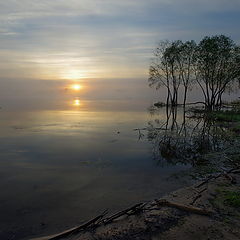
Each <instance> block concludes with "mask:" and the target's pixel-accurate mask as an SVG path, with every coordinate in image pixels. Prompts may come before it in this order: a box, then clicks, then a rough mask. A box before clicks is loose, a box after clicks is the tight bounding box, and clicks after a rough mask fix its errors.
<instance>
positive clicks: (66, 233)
mask: <svg viewBox="0 0 240 240" xmlns="http://www.w3.org/2000/svg"><path fill="white" fill-rule="evenodd" d="M106 214H107V210H106V211H104V212H103V213H102V214H100V215H99V216H97V217H95V218H93V219H91V220H90V221H88V222H86V223H84V224H82V225H80V226H77V227H74V228H71V229H68V230H66V231H64V232H61V233H58V234H55V235H51V236H47V237H42V238H35V239H34V240H58V239H61V238H63V237H67V236H69V235H72V234H74V233H77V232H79V231H82V230H85V229H86V228H88V227H90V226H91V227H93V226H96V225H98V223H99V221H100V220H101V219H102V218H103V217H104V216H105V215H106Z"/></svg>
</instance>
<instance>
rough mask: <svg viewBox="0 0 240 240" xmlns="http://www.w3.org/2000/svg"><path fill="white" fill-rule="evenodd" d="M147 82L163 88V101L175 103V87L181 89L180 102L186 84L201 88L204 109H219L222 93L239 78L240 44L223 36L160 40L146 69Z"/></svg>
mask: <svg viewBox="0 0 240 240" xmlns="http://www.w3.org/2000/svg"><path fill="white" fill-rule="evenodd" d="M148 81H149V85H150V86H155V87H156V88H157V89H158V88H160V87H166V89H167V98H166V104H167V105H169V104H170V105H171V106H176V105H178V92H179V87H180V86H181V85H182V87H183V89H184V95H183V105H184V106H185V104H186V101H187V94H188V90H189V86H190V85H191V84H192V83H193V82H195V83H197V85H198V86H199V87H200V89H201V90H202V93H203V96H204V100H205V101H204V103H205V107H206V109H207V110H209V111H212V110H216V109H220V108H221V106H222V95H223V93H224V92H225V91H226V90H231V89H232V88H233V86H235V85H234V84H235V83H236V82H237V81H238V82H239V81H240V47H239V46H237V45H236V44H235V43H234V42H233V40H231V39H230V38H229V37H226V36H224V35H217V36H213V37H205V38H203V40H201V41H200V43H199V44H198V45H197V44H196V43H195V42H194V41H187V42H185V43H183V42H182V41H180V40H178V41H173V42H169V41H162V42H160V43H159V45H158V47H157V48H156V50H155V52H154V58H153V60H152V63H151V65H150V69H149V79H148Z"/></svg>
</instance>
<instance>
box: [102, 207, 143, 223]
mask: <svg viewBox="0 0 240 240" xmlns="http://www.w3.org/2000/svg"><path fill="white" fill-rule="evenodd" d="M146 204H147V203H138V204H136V205H134V206H132V207H130V208H127V209H125V210H123V211H120V212H117V213H115V214H113V215H112V216H110V217H107V218H105V219H103V220H102V223H103V224H107V223H109V222H112V221H113V220H115V219H117V218H119V217H121V216H123V215H132V214H135V213H136V212H138V211H141V210H142V209H143V207H144V206H145V205H146Z"/></svg>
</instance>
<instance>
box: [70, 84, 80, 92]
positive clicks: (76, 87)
mask: <svg viewBox="0 0 240 240" xmlns="http://www.w3.org/2000/svg"><path fill="white" fill-rule="evenodd" d="M71 88H72V89H73V90H75V91H78V90H80V89H81V88H82V86H81V85H80V84H73V85H72V86H71Z"/></svg>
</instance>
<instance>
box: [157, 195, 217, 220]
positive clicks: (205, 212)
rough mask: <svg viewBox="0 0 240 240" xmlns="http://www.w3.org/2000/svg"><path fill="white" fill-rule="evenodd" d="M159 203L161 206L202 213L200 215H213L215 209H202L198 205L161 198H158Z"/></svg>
mask: <svg viewBox="0 0 240 240" xmlns="http://www.w3.org/2000/svg"><path fill="white" fill-rule="evenodd" d="M156 202H157V205H158V206H159V205H160V206H167V207H174V208H177V209H180V210H183V211H187V212H191V213H196V214H200V215H208V216H209V215H212V214H213V211H210V210H207V209H202V208H198V207H193V206H188V205H184V204H180V203H176V202H170V201H167V200H166V199H161V200H157V201H156Z"/></svg>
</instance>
